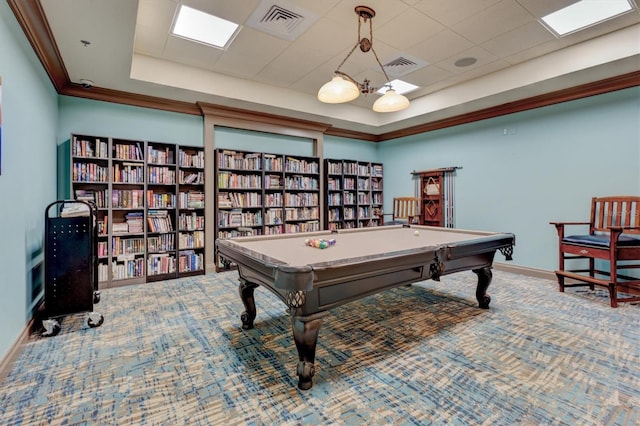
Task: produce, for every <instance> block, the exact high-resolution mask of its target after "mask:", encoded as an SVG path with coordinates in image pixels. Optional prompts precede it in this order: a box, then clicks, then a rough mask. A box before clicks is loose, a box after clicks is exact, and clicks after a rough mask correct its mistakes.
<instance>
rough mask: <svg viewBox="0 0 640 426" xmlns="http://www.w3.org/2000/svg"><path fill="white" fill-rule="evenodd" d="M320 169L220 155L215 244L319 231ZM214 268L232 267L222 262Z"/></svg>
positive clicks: (303, 161)
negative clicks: (246, 237)
mask: <svg viewBox="0 0 640 426" xmlns="http://www.w3.org/2000/svg"><path fill="white" fill-rule="evenodd" d="M319 164H320V162H319V159H318V158H315V157H302V156H288V155H281V154H270V153H261V152H249V151H240V150H229V149H216V150H215V177H216V181H215V183H214V186H215V188H214V194H215V200H216V208H215V210H216V222H215V231H214V239H218V238H232V237H236V236H249V235H267V234H282V233H293V232H304V231H317V230H320V229H321V225H320V205H319V203H320V201H319V199H320V170H319ZM215 265H216V270H217V271H220V270H223V269H228V268H229V267H231V265H228V264H224V263H222V261H221V260H220V259H218V258H217V256H216V258H215Z"/></svg>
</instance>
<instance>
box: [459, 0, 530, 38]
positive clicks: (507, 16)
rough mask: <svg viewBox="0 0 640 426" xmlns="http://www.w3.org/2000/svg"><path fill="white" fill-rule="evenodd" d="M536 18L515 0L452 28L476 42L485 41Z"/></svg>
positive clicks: (486, 10) (501, 3) (491, 8)
mask: <svg viewBox="0 0 640 426" xmlns="http://www.w3.org/2000/svg"><path fill="white" fill-rule="evenodd" d="M535 21H536V19H535V18H534V17H533V16H531V14H529V12H528V11H527V10H526V9H524V8H523V7H522V6H520V5H519V4H518V3H517V2H515V1H514V0H502V1H501V2H500V3H496V4H495V5H493V6H491V7H489V8H487V9H485V10H483V11H482V12H480V13H478V14H476V15H473V16H472V17H470V18H467V19H465V20H464V21H462V22H459V23H458V24H456V25H454V26H453V27H452V29H453V30H454V31H455V32H457V33H458V34H460V35H462V36H463V37H465V38H467V39H468V40H470V41H472V42H474V43H483V42H485V41H487V40H491V39H492V38H495V37H497V36H499V35H501V34H504V33H506V32H509V31H511V30H513V29H516V28H518V27H521V26H523V25H526V24H528V23H530V22H535Z"/></svg>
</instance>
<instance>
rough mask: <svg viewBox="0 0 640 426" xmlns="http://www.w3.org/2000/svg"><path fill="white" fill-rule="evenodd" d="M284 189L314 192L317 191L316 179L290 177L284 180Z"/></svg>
mask: <svg viewBox="0 0 640 426" xmlns="http://www.w3.org/2000/svg"><path fill="white" fill-rule="evenodd" d="M284 187H285V189H302V190H310V191H316V190H318V189H319V186H318V179H316V178H312V177H308V176H291V177H286V178H285V180H284Z"/></svg>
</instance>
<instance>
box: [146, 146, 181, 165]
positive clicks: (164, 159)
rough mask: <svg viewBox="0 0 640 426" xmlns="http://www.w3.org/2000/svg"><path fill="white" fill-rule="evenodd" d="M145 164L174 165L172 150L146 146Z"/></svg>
mask: <svg viewBox="0 0 640 426" xmlns="http://www.w3.org/2000/svg"><path fill="white" fill-rule="evenodd" d="M147 162H148V163H153V164H176V161H175V158H174V150H173V149H171V148H170V147H168V146H167V147H157V146H151V145H148V146H147Z"/></svg>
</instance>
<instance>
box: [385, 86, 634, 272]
mask: <svg viewBox="0 0 640 426" xmlns="http://www.w3.org/2000/svg"><path fill="white" fill-rule="evenodd" d="M505 129H506V133H507V134H506V135H505V134H504V133H505ZM378 153H379V155H380V158H381V159H383V160H384V170H385V180H384V185H385V201H387V202H388V201H390V200H391V198H392V197H394V196H400V195H410V194H413V191H414V183H413V181H412V179H411V176H410V171H412V170H428V169H434V168H440V167H448V166H462V169H460V170H458V171H457V172H456V175H455V177H454V180H455V225H456V227H459V228H466V229H478V230H488V231H507V232H513V233H515V234H516V252H515V257H514V262H513V264H515V265H520V266H526V267H531V268H538V269H545V270H554V269H555V268H556V267H557V252H556V250H557V239H556V231H555V228H554V227H552V226H551V225H549V222H550V221H558V220H574V221H577V220H582V221H584V220H588V219H589V216H588V215H589V209H590V201H591V197H594V196H604V195H622V194H625V195H640V88H638V87H635V88H631V89H627V90H622V91H617V92H612V93H609V94H605V95H601V96H596V97H590V98H585V99H581V100H577V101H573V102H567V103H562V104H558V105H554V106H549V107H546V108H540V109H535V110H531V111H526V112H522V113H517V114H511V115H508V116H503V117H500V118H495V119H491V120H485V121H480V122H476V123H472V124H467V125H463V126H458V127H455V128H450V129H444V130H440V131H435V132H431V133H426V134H422V135H416V136H411V137H406V138H402V139H398V140H394V141H388V142H384V143H381V144H380V147H379V152H378ZM388 209H389V208H387V210H388ZM573 231H584V229H579V228H578V229H574V230H573ZM498 260H503V259H501V256H500V255H498Z"/></svg>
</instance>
